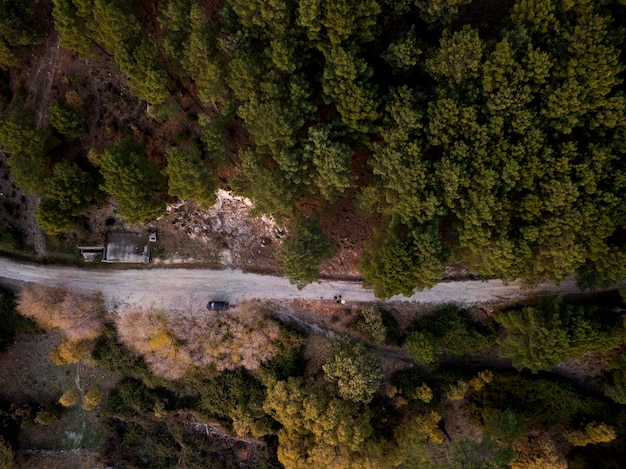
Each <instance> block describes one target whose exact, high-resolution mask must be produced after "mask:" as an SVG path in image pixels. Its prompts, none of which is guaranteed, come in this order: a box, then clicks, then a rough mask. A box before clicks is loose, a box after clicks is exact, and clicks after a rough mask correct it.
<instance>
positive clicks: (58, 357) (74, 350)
mask: <svg viewBox="0 0 626 469" xmlns="http://www.w3.org/2000/svg"><path fill="white" fill-rule="evenodd" d="M92 345H93V344H92V343H90V342H87V341H84V340H80V341H79V340H71V339H65V340H64V341H63V342H61V344H60V345H58V346H57V347H54V348H53V349H52V350H51V351H50V358H51V359H52V361H53V363H55V364H56V365H71V364H73V363H78V362H79V361H80V360H81V359H83V358H84V357H85V356H86V355H87V354H88V353H89V350H90V349H91V347H92Z"/></svg>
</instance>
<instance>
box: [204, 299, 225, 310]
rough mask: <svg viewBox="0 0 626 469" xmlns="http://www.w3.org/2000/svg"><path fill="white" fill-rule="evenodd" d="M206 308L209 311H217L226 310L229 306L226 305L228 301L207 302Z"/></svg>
mask: <svg viewBox="0 0 626 469" xmlns="http://www.w3.org/2000/svg"><path fill="white" fill-rule="evenodd" d="M206 307H207V309H208V310H211V311H219V310H222V309H228V308H229V307H230V305H229V304H228V301H209V302H208V303H207V305H206Z"/></svg>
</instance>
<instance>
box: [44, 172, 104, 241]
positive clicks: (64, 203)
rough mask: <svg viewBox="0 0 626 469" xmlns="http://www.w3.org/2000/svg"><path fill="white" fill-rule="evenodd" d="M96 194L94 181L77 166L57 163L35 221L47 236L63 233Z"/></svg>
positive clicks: (70, 226) (72, 224)
mask: <svg viewBox="0 0 626 469" xmlns="http://www.w3.org/2000/svg"><path fill="white" fill-rule="evenodd" d="M96 191H97V183H96V180H95V178H94V177H93V176H92V175H90V174H89V173H87V172H85V171H83V170H81V169H80V168H79V167H78V166H77V165H76V163H70V162H67V161H62V162H60V163H57V164H56V165H55V167H54V170H53V172H52V177H51V178H50V179H49V180H48V181H47V183H46V191H45V195H44V197H43V199H42V201H41V203H40V205H39V208H38V209H37V212H36V216H37V222H38V223H39V225H40V226H41V227H42V228H43V229H44V230H45V231H46V232H47V233H48V234H50V235H56V234H59V233H66V232H67V231H69V230H70V229H71V228H72V227H73V226H74V224H75V222H76V217H77V216H79V215H80V214H81V213H82V212H83V211H84V209H85V208H86V207H87V205H88V204H89V203H90V202H91V201H92V200H93V199H94V196H95V193H96Z"/></svg>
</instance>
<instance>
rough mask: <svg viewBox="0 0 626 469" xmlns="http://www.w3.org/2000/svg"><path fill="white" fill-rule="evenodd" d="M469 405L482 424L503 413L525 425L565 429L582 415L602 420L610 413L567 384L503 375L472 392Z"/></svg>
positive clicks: (605, 405)
mask: <svg viewBox="0 0 626 469" xmlns="http://www.w3.org/2000/svg"><path fill="white" fill-rule="evenodd" d="M470 405H471V408H472V413H473V415H474V417H475V418H477V419H478V420H479V422H480V423H482V424H484V423H485V422H489V421H490V419H492V418H495V419H497V418H500V417H501V415H502V412H503V411H507V412H512V413H514V414H515V415H516V416H518V417H519V416H523V418H524V419H525V421H526V423H527V425H529V426H531V425H537V424H539V425H545V426H550V425H558V424H561V425H566V426H567V425H570V424H571V423H572V422H574V421H575V420H576V419H577V418H581V417H582V416H592V415H593V416H594V418H596V419H598V418H599V419H604V418H606V416H607V415H609V414H610V412H611V410H610V408H609V407H608V406H607V404H606V403H605V402H604V401H601V400H599V399H596V398H592V397H587V396H585V395H583V394H581V393H580V392H578V391H576V390H575V389H574V387H573V386H572V385H570V384H569V383H564V382H561V381H556V380H549V379H543V378H530V377H525V376H522V375H518V374H504V373H498V374H495V376H494V379H493V380H492V382H491V383H489V384H487V385H485V387H484V388H483V390H482V391H481V392H479V393H472V394H471V398H470Z"/></svg>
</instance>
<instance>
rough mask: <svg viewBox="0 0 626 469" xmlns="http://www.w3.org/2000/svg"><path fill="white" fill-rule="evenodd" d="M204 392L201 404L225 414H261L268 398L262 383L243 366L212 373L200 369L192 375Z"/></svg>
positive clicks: (203, 406) (214, 411)
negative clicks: (264, 402)
mask: <svg viewBox="0 0 626 469" xmlns="http://www.w3.org/2000/svg"><path fill="white" fill-rule="evenodd" d="M189 379H191V382H193V383H194V385H195V386H196V390H197V391H198V392H199V393H200V396H201V402H200V406H201V409H203V410H204V411H205V412H208V413H210V414H219V415H222V416H225V417H231V418H232V417H235V416H237V414H238V413H244V414H245V413H249V414H251V415H255V416H257V417H258V416H259V415H261V414H262V411H261V408H262V406H263V401H264V400H265V390H264V388H263V386H261V383H259V381H258V380H257V379H255V378H254V377H253V376H252V375H251V374H250V373H249V372H247V371H246V370H245V369H243V368H236V369H234V370H226V371H223V372H222V373H216V374H211V373H207V372H205V371H203V370H196V371H194V372H192V373H191V376H190V377H189Z"/></svg>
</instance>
